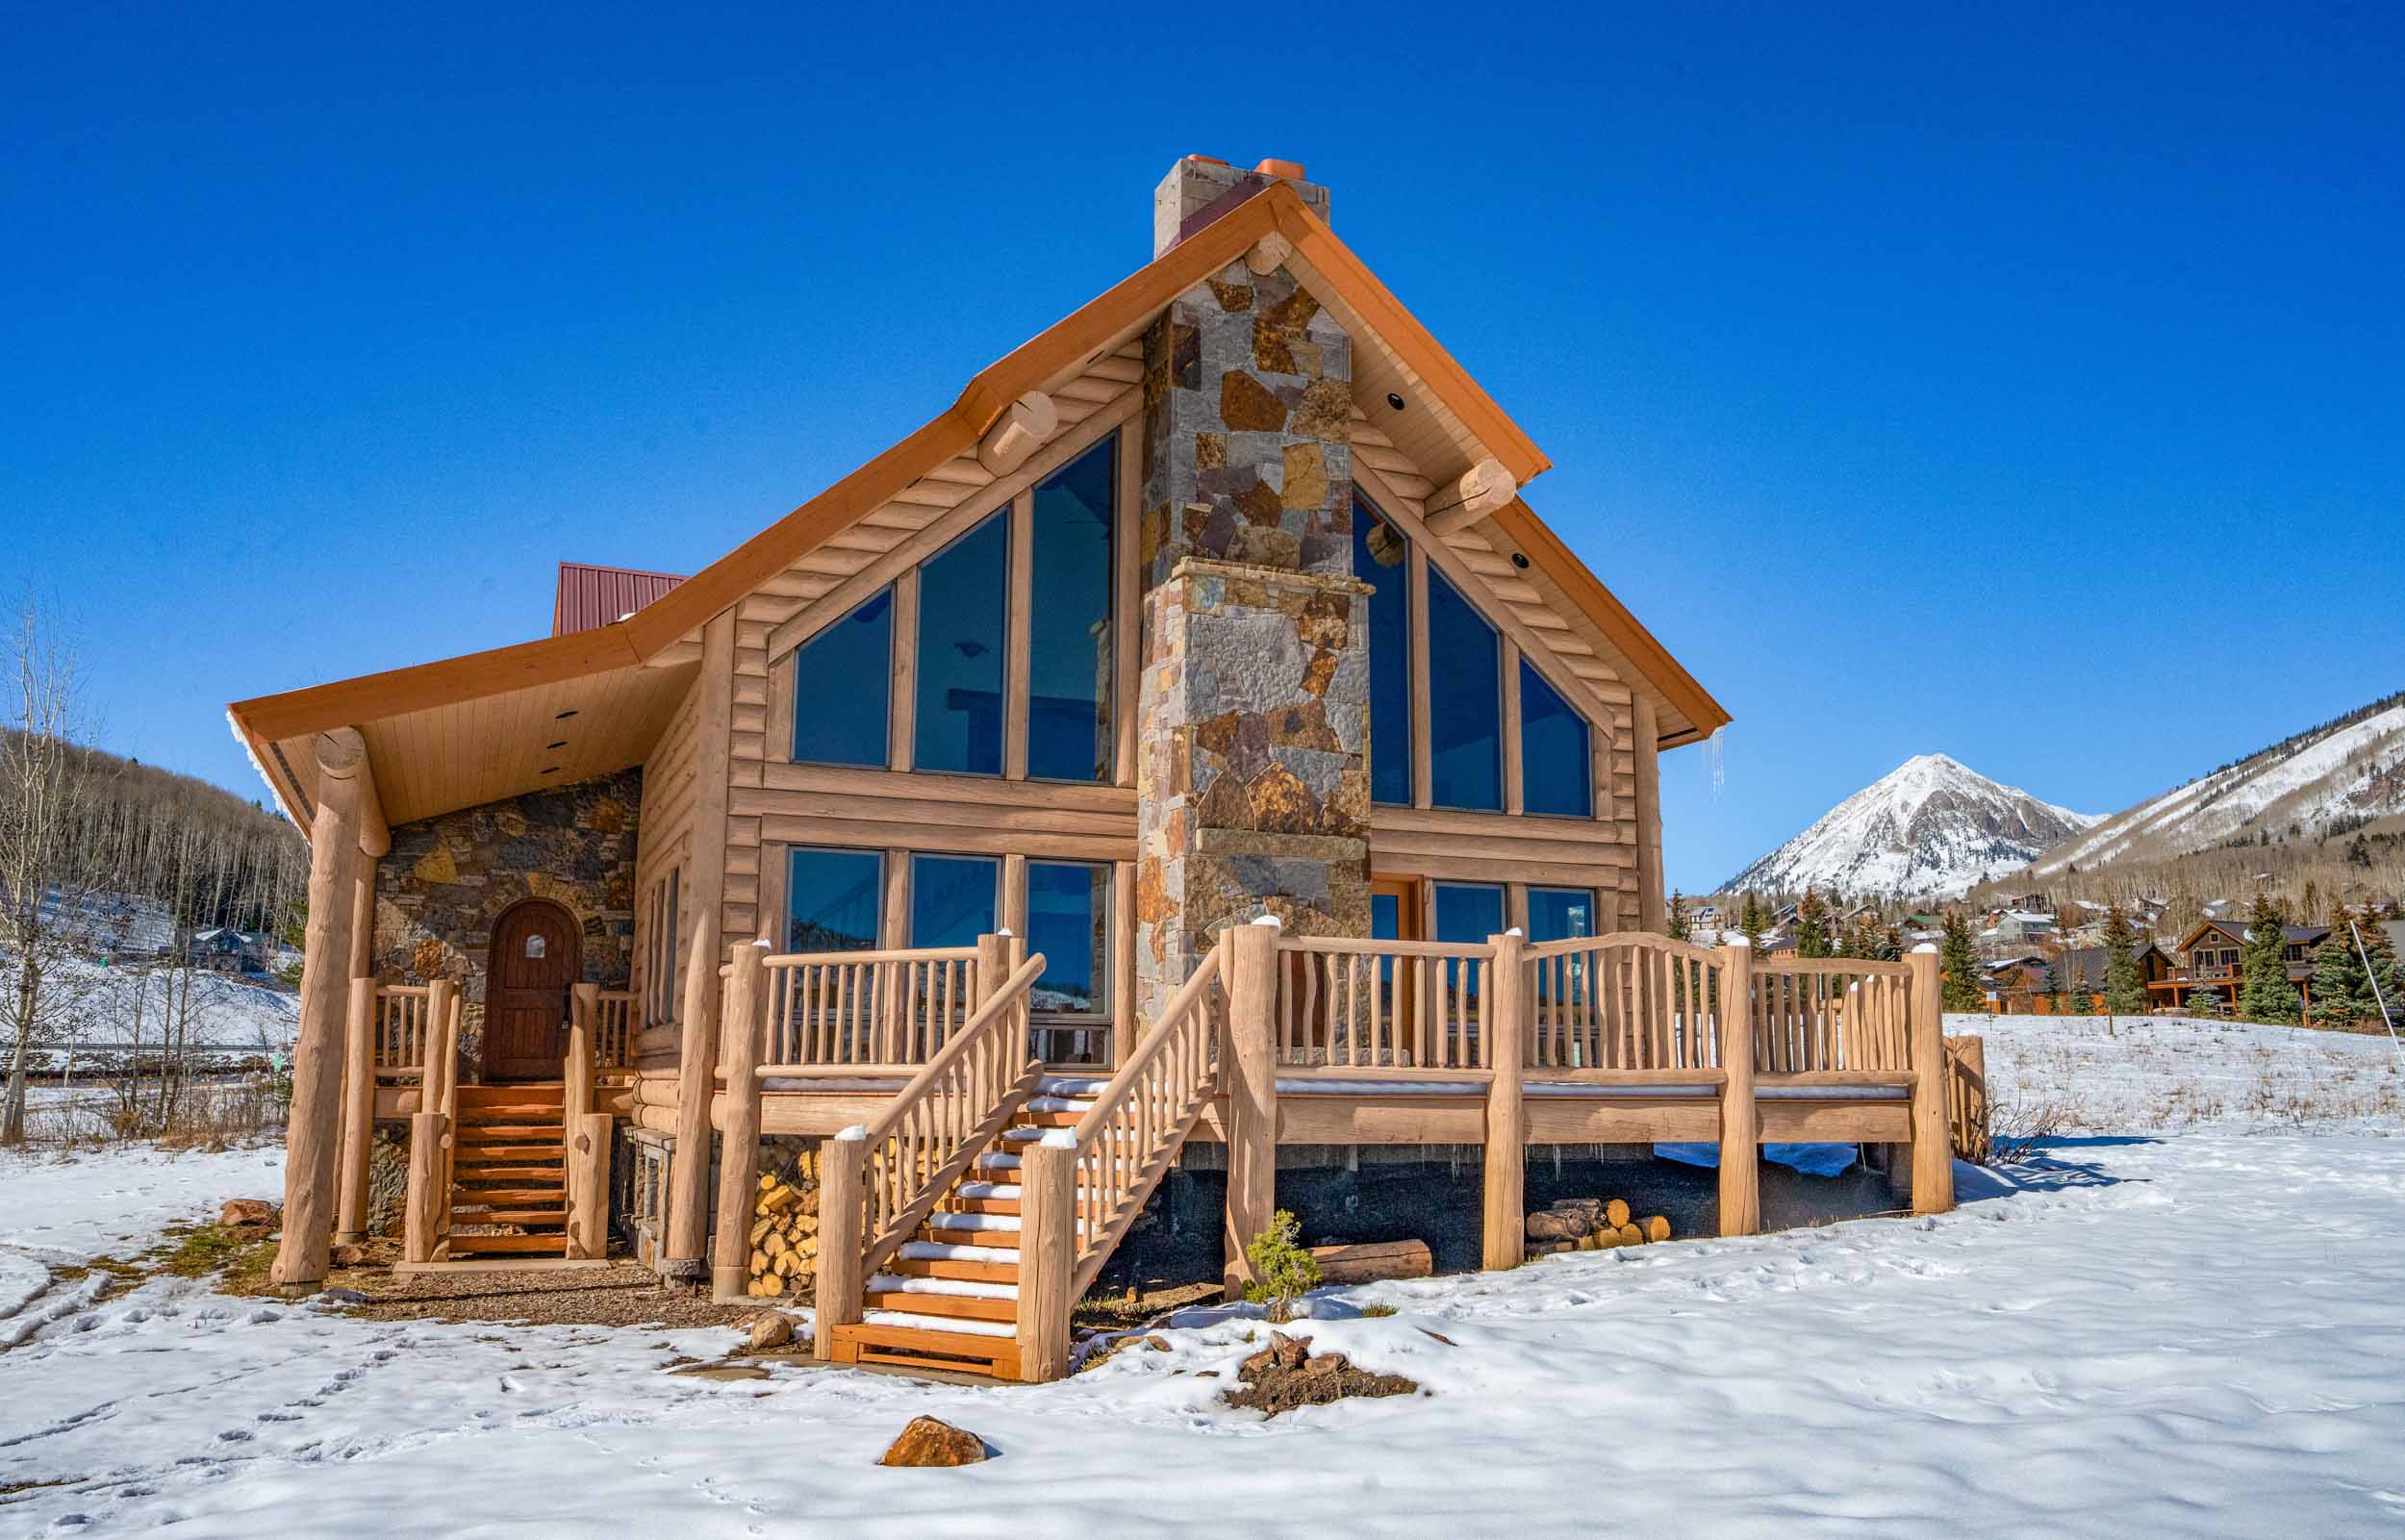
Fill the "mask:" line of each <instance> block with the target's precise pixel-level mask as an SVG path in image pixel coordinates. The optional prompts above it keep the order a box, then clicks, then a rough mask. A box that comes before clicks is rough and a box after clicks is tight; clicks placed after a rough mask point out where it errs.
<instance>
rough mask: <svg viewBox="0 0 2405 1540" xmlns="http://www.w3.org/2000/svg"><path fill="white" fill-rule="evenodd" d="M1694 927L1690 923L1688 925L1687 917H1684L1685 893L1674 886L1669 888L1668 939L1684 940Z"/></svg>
mask: <svg viewBox="0 0 2405 1540" xmlns="http://www.w3.org/2000/svg"><path fill="white" fill-rule="evenodd" d="M1694 928H1695V927H1694V926H1692V925H1690V924H1689V923H1687V918H1686V895H1685V894H1683V893H1681V892H1680V891H1679V890H1678V889H1676V888H1673V889H1671V890H1670V939H1671V940H1673V941H1684V940H1686V939H1687V937H1688V935H1689V934H1690V933H1691V932H1692V931H1693V930H1694Z"/></svg>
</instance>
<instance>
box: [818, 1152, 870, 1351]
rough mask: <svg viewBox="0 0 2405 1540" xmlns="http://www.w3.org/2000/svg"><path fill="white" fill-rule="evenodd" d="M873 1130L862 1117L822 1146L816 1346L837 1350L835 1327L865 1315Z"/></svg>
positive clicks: (824, 1349)
mask: <svg viewBox="0 0 2405 1540" xmlns="http://www.w3.org/2000/svg"><path fill="white" fill-rule="evenodd" d="M868 1163H869V1130H868V1129H867V1128H866V1127H865V1126H863V1125H862V1124H860V1123H853V1124H852V1125H851V1126H850V1127H848V1128H847V1129H845V1130H844V1131H843V1132H842V1133H839V1134H837V1135H836V1136H835V1137H834V1138H832V1139H830V1140H828V1141H826V1143H824V1144H823V1145H821V1146H820V1147H819V1279H818V1288H817V1292H816V1296H815V1299H814V1313H813V1318H812V1319H813V1322H814V1325H812V1326H811V1328H810V1351H811V1352H812V1353H813V1354H815V1355H816V1356H818V1357H820V1358H823V1359H829V1360H831V1359H833V1358H834V1356H835V1328H836V1327H837V1326H848V1325H854V1324H855V1323H857V1322H858V1321H859V1320H860V1309H861V1302H862V1301H861V1292H860V1290H861V1284H862V1283H863V1282H864V1281H865V1280H864V1279H863V1278H862V1277H861V1276H860V1259H861V1257H862V1255H863V1246H864V1243H863V1241H862V1238H861V1230H862V1229H863V1228H864V1227H865V1225H866V1220H867V1214H866V1209H865V1206H864V1197H865V1190H866V1182H865V1177H866V1176H867V1171H868Z"/></svg>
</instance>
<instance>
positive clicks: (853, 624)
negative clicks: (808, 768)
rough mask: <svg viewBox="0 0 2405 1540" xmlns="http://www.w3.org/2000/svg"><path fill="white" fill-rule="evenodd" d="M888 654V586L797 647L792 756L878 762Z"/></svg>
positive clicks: (822, 761) (888, 687)
mask: <svg viewBox="0 0 2405 1540" xmlns="http://www.w3.org/2000/svg"><path fill="white" fill-rule="evenodd" d="M893 660H894V591H893V590H891V589H887V590H885V591H884V592H883V593H879V594H877V595H876V597H874V598H873V599H867V600H864V601H862V602H861V604H860V605H859V607H858V608H856V609H854V610H853V611H852V612H851V613H850V614H849V615H847V616H845V617H844V618H843V619H840V620H838V621H836V622H835V623H834V624H833V625H830V626H828V627H827V628H826V629H825V630H823V631H822V632H820V633H819V634H818V635H817V636H814V637H812V638H811V639H810V640H809V641H807V642H805V643H803V644H801V645H800V646H799V647H797V648H796V649H795V651H794V758H796V759H797V760H800V761H803V762H805V763H807V764H813V765H878V766H882V765H884V764H885V763H886V762H887V759H888V755H887V750H886V741H885V712H886V701H887V697H888V696H889V695H891V694H892V693H893V689H892V679H893V675H894V670H893Z"/></svg>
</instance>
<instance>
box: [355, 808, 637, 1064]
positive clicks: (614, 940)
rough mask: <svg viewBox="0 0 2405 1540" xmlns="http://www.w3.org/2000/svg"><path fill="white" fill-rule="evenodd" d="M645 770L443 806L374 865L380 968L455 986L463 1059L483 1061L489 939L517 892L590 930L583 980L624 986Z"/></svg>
mask: <svg viewBox="0 0 2405 1540" xmlns="http://www.w3.org/2000/svg"><path fill="white" fill-rule="evenodd" d="M642 804H643V771H642V770H621V771H620V772H619V773H618V774H616V775H604V776H599V777H596V778H595V779H593V780H589V781H580V782H578V783H577V784H576V785H573V786H565V787H562V788H560V789H559V790H557V791H550V792H531V793H528V794H527V795H524V796H517V797H511V798H509V799H508V800H506V801H500V802H488V803H486V804H485V805H484V806H482V807H471V808H465V809H463V810H461V811H459V812H457V813H445V814H443V816H442V817H440V818H434V819H428V820H424V821H422V822H418V823H409V824H398V825H395V826H394V827H393V830H392V851H391V853H389V854H388V855H386V856H385V858H384V859H383V860H382V861H381V862H379V863H378V864H377V867H376V935H375V950H374V960H375V969H376V975H377V977H379V978H380V979H382V980H383V981H384V982H386V983H388V984H422V983H425V982H426V981H428V980H429V979H432V978H435V977H438V976H440V977H443V978H449V979H453V980H455V981H457V982H458V983H459V985H460V993H461V1009H460V1068H461V1072H462V1078H463V1079H470V1080H472V1079H474V1078H475V1077H476V1073H477V1066H478V1064H479V1063H481V1062H482V1046H483V1038H484V984H485V948H486V946H487V945H488V944H489V943H490V942H491V940H492V937H493V923H494V921H496V920H498V919H499V918H500V917H501V913H502V911H504V910H506V909H507V908H509V906H510V905H512V904H514V903H516V902H518V901H519V899H521V898H548V899H550V900H551V901H552V902H554V903H556V904H558V905H560V907H562V908H564V909H566V910H567V911H568V912H569V913H570V914H571V915H573V916H575V917H576V921H577V923H578V924H579V925H580V926H581V927H582V928H583V932H584V941H583V946H582V948H581V949H582V953H583V959H582V970H583V971H582V973H581V974H580V976H581V977H582V978H583V980H584V981H585V982H587V983H594V984H599V985H601V986H602V987H603V988H605V989H624V988H625V987H626V986H627V981H628V978H629V976H630V973H631V971H632V969H633V966H634V956H635V820H636V813H637V810H638V809H639V808H640V807H641V806H642Z"/></svg>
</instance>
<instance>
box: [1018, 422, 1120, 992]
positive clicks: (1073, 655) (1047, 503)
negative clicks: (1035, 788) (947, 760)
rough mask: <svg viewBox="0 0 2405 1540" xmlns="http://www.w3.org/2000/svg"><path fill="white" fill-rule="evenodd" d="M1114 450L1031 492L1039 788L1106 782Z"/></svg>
mask: <svg viewBox="0 0 2405 1540" xmlns="http://www.w3.org/2000/svg"><path fill="white" fill-rule="evenodd" d="M1116 442H1117V440H1116V439H1115V438H1110V439H1104V440H1103V441H1102V442H1101V443H1099V444H1096V445H1095V446H1094V447H1093V448H1091V449H1089V450H1087V451H1086V452H1085V453H1084V454H1082V455H1080V456H1078V457H1077V458H1076V460H1074V461H1072V462H1070V464H1069V466H1068V467H1066V468H1065V469H1063V470H1061V471H1060V472H1059V473H1058V474H1056V475H1054V476H1052V477H1051V479H1050V480H1048V481H1046V482H1044V483H1043V484H1042V485H1041V486H1039V487H1037V488H1036V489H1035V528H1034V529H1033V530H1032V531H1031V535H1032V542H1031V543H1032V544H1033V546H1034V563H1033V565H1034V568H1035V570H1034V572H1033V574H1032V576H1031V578H1030V581H1031V583H1032V584H1033V589H1032V591H1031V593H1030V594H1029V597H1030V598H1031V599H1032V601H1033V602H1032V604H1031V605H1030V606H1029V617H1028V636H1027V773H1028V774H1029V775H1031V776H1034V777H1036V778H1037V779H1040V780H1053V781H1106V780H1108V779H1110V775H1111V759H1112V750H1113V746H1114V745H1113V744H1112V742H1111V488H1112V485H1113V483H1114V466H1113V461H1112V452H1113V449H1112V446H1113V444H1114V443H1116ZM1045 956H1046V957H1048V958H1049V957H1051V953H1050V952H1049V951H1048V952H1046V953H1045Z"/></svg>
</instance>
